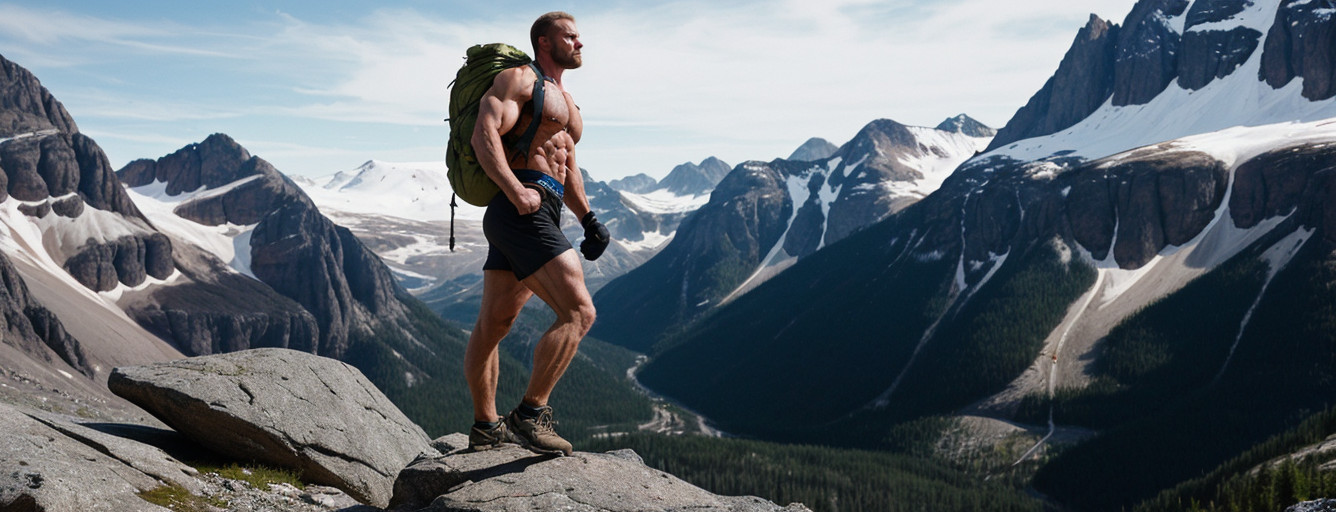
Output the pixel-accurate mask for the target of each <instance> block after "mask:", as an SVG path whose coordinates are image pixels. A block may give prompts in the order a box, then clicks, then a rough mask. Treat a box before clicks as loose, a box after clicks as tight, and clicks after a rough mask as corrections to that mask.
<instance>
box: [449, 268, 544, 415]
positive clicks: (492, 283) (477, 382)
mask: <svg viewBox="0 0 1336 512" xmlns="http://www.w3.org/2000/svg"><path fill="white" fill-rule="evenodd" d="M482 282H483V285H482V308H481V309H480V310H479V311H478V322H477V324H475V325H474V327H473V333H472V334H470V335H469V345H468V348H467V349H465V351H464V378H465V379H466V380H467V381H468V383H469V393H470V394H472V395H473V419H474V421H497V420H498V419H500V415H498V414H497V413H496V383H497V379H498V377H499V375H500V369H501V358H500V355H499V354H498V352H497V347H498V346H499V345H500V344H501V338H504V337H506V334H507V333H509V332H510V327H511V326H512V325H514V323H515V318H516V317H517V316H519V314H520V310H521V309H523V308H524V303H525V302H527V301H528V300H529V297H532V296H533V292H531V291H529V289H528V288H526V287H525V286H524V285H523V284H521V283H520V282H519V281H517V280H516V279H515V274H514V273H512V272H510V271H508V270H487V271H484V272H483V278H482Z"/></svg>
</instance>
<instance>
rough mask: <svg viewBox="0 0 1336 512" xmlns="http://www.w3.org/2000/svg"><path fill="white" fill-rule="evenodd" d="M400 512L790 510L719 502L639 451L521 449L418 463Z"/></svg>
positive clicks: (397, 496)
mask: <svg viewBox="0 0 1336 512" xmlns="http://www.w3.org/2000/svg"><path fill="white" fill-rule="evenodd" d="M394 491H395V492H394V499H393V500H392V501H391V510H395V511H400V512H404V511H417V512H435V511H477V512H493V511H521V510H574V511H590V512H595V511H598V512H620V511H627V512H630V511H668V510H685V509H691V510H704V511H736V512H742V511H758V512H759V511H788V512H800V511H807V510H808V509H807V508H806V507H804V506H802V505H801V504H791V505H789V506H787V507H781V506H779V505H776V504H774V503H771V502H769V501H766V500H763V499H761V498H756V497H752V496H742V497H732V496H719V495H716V494H713V493H711V492H709V491H706V490H704V489H701V488H699V487H696V486H694V485H691V484H690V483H687V482H685V481H683V480H681V479H679V478H677V477H675V476H673V475H670V474H668V473H664V472H662V471H659V470H657V469H653V468H650V467H648V466H646V465H645V464H644V462H643V461H642V460H641V459H640V457H639V456H638V455H636V454H635V452H632V451H630V450H618V451H616V452H608V453H586V452H575V453H574V454H573V455H572V456H570V457H551V456H539V455H534V454H533V453H532V452H529V451H528V450H525V449H523V448H520V447H518V446H513V445H507V446H502V447H500V448H497V449H492V450H486V451H479V452H471V451H468V450H457V451H454V452H451V453H450V454H448V455H443V456H437V457H419V458H418V459H417V460H415V461H413V463H412V464H410V465H409V466H408V467H407V468H405V469H404V470H403V471H402V472H401V473H399V478H398V479H397V480H396V481H395V484H394Z"/></svg>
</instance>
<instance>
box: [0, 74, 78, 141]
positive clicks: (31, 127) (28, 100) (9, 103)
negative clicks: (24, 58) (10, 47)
mask: <svg viewBox="0 0 1336 512" xmlns="http://www.w3.org/2000/svg"><path fill="white" fill-rule="evenodd" d="M53 128H54V129H57V130H60V131H61V132H64V133H74V132H77V131H79V127H78V126H77V125H75V124H74V118H73V117H70V113H69V112H67V111H65V106H64V105H62V104H61V103H60V102H59V101H56V98H55V97H54V96H52V95H51V92H50V91H48V90H47V89H46V87H43V86H42V83H41V81H39V80H37V77H36V76H35V75H33V74H32V72H30V71H28V70H27V69H25V68H24V67H23V66H20V65H18V64H15V63H14V62H12V61H9V60H7V59H5V57H4V56H3V55H0V138H7V137H13V136H15V135H21V134H25V133H32V132H38V131H42V130H49V129H53Z"/></svg>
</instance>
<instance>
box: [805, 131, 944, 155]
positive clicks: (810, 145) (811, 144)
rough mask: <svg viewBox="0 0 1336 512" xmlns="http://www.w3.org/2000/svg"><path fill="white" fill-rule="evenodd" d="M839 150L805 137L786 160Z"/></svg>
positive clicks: (816, 138)
mask: <svg viewBox="0 0 1336 512" xmlns="http://www.w3.org/2000/svg"><path fill="white" fill-rule="evenodd" d="M937 128H938V129H939V130H940V129H942V127H940V126H939V127H937ZM957 131H959V130H957ZM839 150H840V147H839V146H836V145H834V144H831V143H830V141H828V140H826V139H823V138H820V137H812V138H810V139H807V142H804V143H803V145H801V146H798V149H795V150H793V153H792V154H790V155H789V158H788V160H793V161H798V162H811V161H815V160H822V159H826V158H830V156H831V155H834V154H835V152H836V151H839Z"/></svg>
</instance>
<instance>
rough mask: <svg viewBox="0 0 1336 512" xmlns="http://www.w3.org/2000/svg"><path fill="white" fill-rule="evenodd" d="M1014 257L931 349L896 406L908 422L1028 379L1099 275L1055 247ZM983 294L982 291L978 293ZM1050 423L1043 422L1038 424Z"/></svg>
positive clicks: (1021, 252)
mask: <svg viewBox="0 0 1336 512" xmlns="http://www.w3.org/2000/svg"><path fill="white" fill-rule="evenodd" d="M1056 243H1061V242H1058V241H1053V242H1050V243H1041V244H1037V245H1036V246H1034V247H1031V248H1029V249H1028V250H1024V249H1021V248H1013V249H1012V253H1013V254H1012V255H1011V256H1010V257H1009V258H1008V259H1007V261H1006V263H1005V264H1004V265H1003V266H1002V267H1001V268H1000V269H999V270H998V271H997V273H996V274H995V275H994V276H993V278H992V280H991V281H990V282H988V283H986V284H984V285H982V286H981V287H980V288H978V292H977V293H975V295H974V296H972V297H970V298H969V300H968V302H966V303H965V304H964V306H963V307H961V308H960V309H959V310H958V311H956V312H954V316H953V317H952V318H950V319H949V321H944V322H943V326H942V327H941V329H940V330H939V331H938V332H937V333H936V334H935V335H934V336H933V338H932V339H931V340H930V341H929V342H928V343H927V345H926V346H925V347H924V349H923V352H922V354H921V357H920V358H919V360H918V361H917V362H915V364H914V366H912V367H911V368H910V369H909V372H908V373H907V374H906V375H905V380H904V382H903V383H902V384H901V387H900V388H899V389H897V392H896V395H895V396H894V397H892V398H893V401H892V403H891V406H892V407H894V408H896V409H898V410H900V411H901V415H902V416H903V417H907V418H912V417H917V416H920V415H924V414H940V413H946V412H949V411H952V410H955V409H957V408H959V407H963V406H965V405H968V404H969V403H970V402H972V401H975V400H978V399H979V398H981V397H984V396H987V395H989V394H992V393H995V392H997V391H1000V390H1001V389H1002V388H1004V387H1005V386H1006V385H1007V384H1009V383H1010V382H1011V381H1012V380H1014V379H1015V378H1016V376H1018V375H1020V374H1021V372H1024V371H1025V369H1026V368H1028V367H1029V366H1030V365H1031V364H1032V363H1033V362H1034V360H1035V359H1036V358H1038V357H1039V352H1040V350H1042V349H1043V346H1044V339H1045V338H1047V337H1048V335H1049V333H1051V332H1052V331H1053V329H1054V328H1056V327H1057V326H1058V324H1059V323H1061V322H1062V317H1063V316H1064V315H1065V314H1066V313H1067V309H1068V308H1069V307H1070V306H1071V304H1072V303H1074V302H1076V300H1077V299H1078V298H1079V297H1080V296H1081V294H1083V293H1085V291H1086V290H1088V289H1090V287H1091V286H1092V285H1094V283H1095V275H1096V274H1095V270H1094V269H1093V268H1091V267H1090V266H1089V265H1087V264H1085V263H1083V262H1082V261H1081V260H1080V259H1079V258H1067V259H1066V261H1063V258H1062V257H1061V256H1060V254H1059V253H1058V250H1057V249H1056V248H1055V246H1054V245H1053V244H1056ZM976 286H978V285H976ZM1037 423H1043V422H1037Z"/></svg>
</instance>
